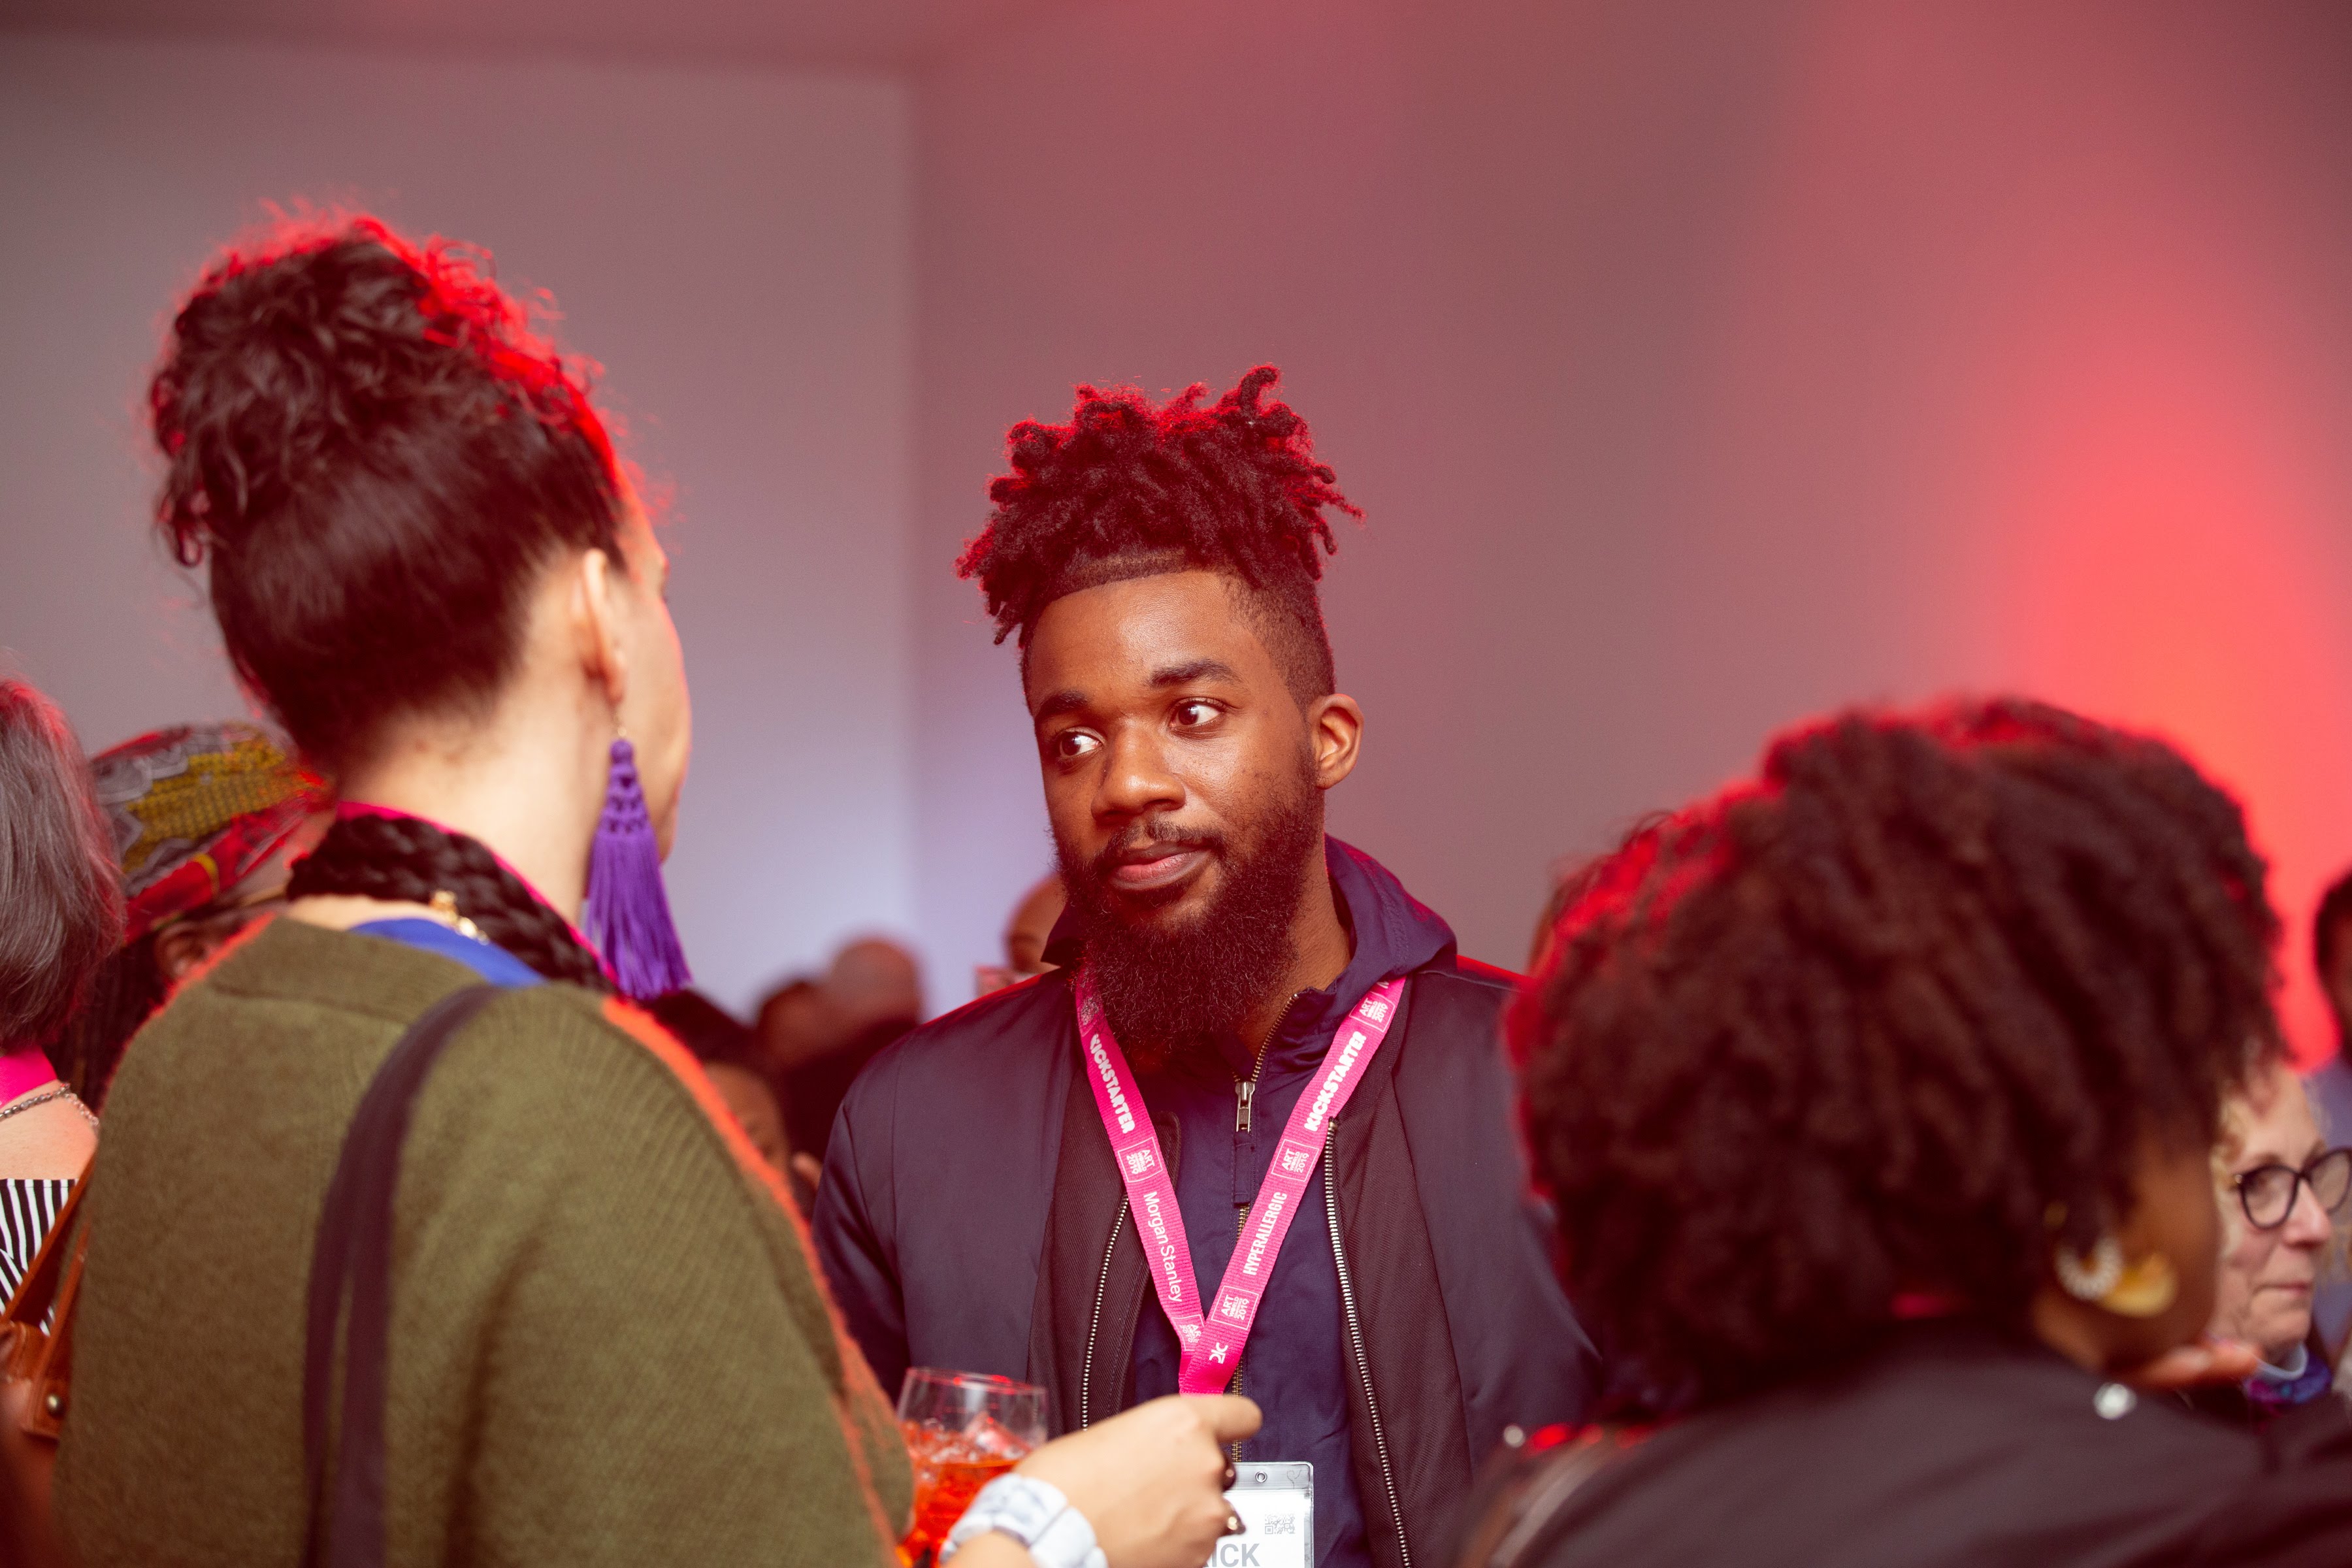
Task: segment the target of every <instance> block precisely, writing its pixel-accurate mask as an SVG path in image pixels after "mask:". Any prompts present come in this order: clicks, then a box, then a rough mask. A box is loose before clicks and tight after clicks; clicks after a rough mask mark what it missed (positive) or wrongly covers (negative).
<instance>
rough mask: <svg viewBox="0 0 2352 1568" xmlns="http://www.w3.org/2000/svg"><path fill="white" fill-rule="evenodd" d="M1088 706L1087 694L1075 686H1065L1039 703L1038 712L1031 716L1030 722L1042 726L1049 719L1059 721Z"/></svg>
mask: <svg viewBox="0 0 2352 1568" xmlns="http://www.w3.org/2000/svg"><path fill="white" fill-rule="evenodd" d="M1086 705H1087V694H1086V693H1085V692H1083V691H1081V690H1079V689H1077V688H1076V687H1075V686H1065V687H1064V688H1062V689H1061V690H1059V691H1056V692H1055V693H1054V694H1053V695H1052V696H1051V697H1048V698H1046V699H1045V700H1044V701H1043V702H1040V703H1038V704H1037V711H1036V712H1034V713H1033V714H1031V715H1030V716H1029V721H1030V722H1031V723H1033V724H1042V723H1044V722H1045V721H1046V720H1048V719H1058V718H1060V717H1061V716H1062V715H1063V714H1065V713H1075V712H1076V711H1077V710H1080V709H1081V708H1084V707H1085V706H1086Z"/></svg>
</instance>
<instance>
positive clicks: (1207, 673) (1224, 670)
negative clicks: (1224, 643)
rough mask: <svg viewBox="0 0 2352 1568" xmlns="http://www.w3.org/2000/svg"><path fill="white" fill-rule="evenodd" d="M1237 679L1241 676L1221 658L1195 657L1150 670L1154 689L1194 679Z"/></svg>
mask: <svg viewBox="0 0 2352 1568" xmlns="http://www.w3.org/2000/svg"><path fill="white" fill-rule="evenodd" d="M1239 679H1241V677H1240V676H1239V675H1237V674H1235V673H1234V667H1233V666H1232V665H1230V664H1227V663H1226V662H1225V661H1224V660H1223V659H1221V658H1196V659H1193V660H1192V661H1190V662H1189V663H1185V664H1171V665H1169V666H1167V667H1165V668H1160V669H1155V670H1153V671H1152V672H1151V685H1152V688H1153V689H1155V690H1157V689H1160V688H1161V687H1167V686H1190V685H1192V683H1193V682H1194V681H1196V680H1234V681H1238V680H1239Z"/></svg>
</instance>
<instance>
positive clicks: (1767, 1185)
mask: <svg viewBox="0 0 2352 1568" xmlns="http://www.w3.org/2000/svg"><path fill="white" fill-rule="evenodd" d="M2277 931H2278V921H2277V917H2276V916H2275V914H2274V913H2273V910H2272V908H2271V905H2270V902H2269V899H2268V896H2267V894H2266V892H2265V890H2264V868H2263V861H2262V860H2261V858H2259V857H2258V856H2257V855H2256V854H2255V852H2254V850H2253V849H2252V847H2250V846H2249V845H2248V843H2247V839H2246V830H2245V824H2244V821H2243V819H2242V816H2241V814H2240V811H2239V808H2238V806H2237V805H2236V803H2235V802H2234V801H2232V800H2231V798H2230V797H2229V796H2228V795H2225V794H2224V793H2223V792H2222V791H2221V789H2220V788H2218V787H2216V786H2215V785H2214V784H2210V783H2209V782H2208V781H2207V780H2206V779H2205V778H2203V777H2202V776H2200V774H2199V773H2198V772H2197V770H2196V769H2195V768H2194V767H2193V766H2191V765H2190V763H2189V762H2188V761H2187V760H2186V759H2184V758H2183V757H2182V756H2181V755H2180V754H2179V752H2175V751H2174V750H2172V749H2171V748H2170V747H2168V746H2167V745H2164V744H2162V743H2161V742H2156V741H2153V740H2148V739H2144V738H2141V737H2137V736H2133V735H2128V734H2125V733H2122V732H2120V731H2115V730H2112V729H2108V728H2105V727H2104V726H2102V725H2099V724H2095V723H2093V722H2091V721H2087V720H2084V719H2080V718H2077V717H2075V716H2074V715H2072V714H2068V713H2064V712H2062V711H2060V710H2056V709H2053V708H2048V707H2043V706H2040V705H2038V704H2034V703H2030V702H2023V701H2016V700H2008V701H1995V702H1989V703H1977V704H1965V705H1958V706H1953V707H1948V708H1945V709H1940V710H1933V711H1930V712H1928V713H1926V714H1924V715H1921V716H1916V717H1902V716H1885V715H1871V714H1864V713H1849V714H1847V715H1845V716H1843V717H1841V718H1837V719H1835V720H1832V721H1828V722H1825V723H1822V724H1819V725H1816V726H1813V727H1811V728H1807V729H1803V730H1800V731H1795V732H1793V733H1791V734H1789V735H1787V736H1785V737H1783V738H1781V739H1780V740H1779V741H1778V742H1775V743H1774V744H1773V745H1772V746H1771V748H1770V749H1769V752H1767V754H1766V757H1765V761H1764V769H1763V776H1762V778H1761V780H1760V781H1759V783H1757V784H1752V785H1748V786H1744V787H1740V788H1736V789H1733V790H1731V791H1729V792H1727V793H1726V794H1725V795H1720V796H1718V797H1717V798H1715V799H1713V800H1710V801H1706V802H1704V803H1702V804H1700V805H1696V806H1694V807H1692V808H1690V809H1688V810H1686V811H1684V812H1682V813H1680V814H1678V815H1676V816H1671V817H1668V818H1666V819H1664V820H1663V821H1661V822H1657V823H1654V824H1653V825H1651V826H1647V827H1645V828H1643V829H1642V830H1640V831H1638V832H1637V833H1636V835H1635V836H1634V837H1633V838H1632V839H1631V840H1630V841H1629V842H1628V843H1626V844H1625V845H1624V846H1623V847H1622V848H1621V849H1619V850H1618V851H1617V852H1616V853H1615V854H1614V855H1613V856H1612V857H1611V858H1609V859H1608V860H1606V861H1605V862H1604V863H1603V864H1602V865H1601V866H1600V867H1599V868H1596V869H1595V870H1594V871H1593V872H1592V873H1591V876H1590V878H1589V879H1588V880H1587V881H1586V882H1585V884H1584V886H1583V887H1582V888H1581V889H1580V892H1579V895H1578V896H1577V897H1576V898H1575V899H1574V900H1572V901H1571V903H1570V906H1569V908H1568V909H1567V910H1566V911H1565V912H1564V913H1563V915H1562V916H1561V918H1560V921H1559V926H1558V928H1557V931H1556V932H1555V935H1554V938H1553V941H1552V942H1551V944H1550V950H1549V956H1548V958H1547V960H1546V962H1545V965H1544V968H1543V970H1542V972H1541V973H1540V974H1538V976H1537V977H1536V978H1535V979H1534V980H1533V981H1531V982H1530V984H1529V986H1528V990H1527V991H1526V992H1525V993H1523V994H1522V995H1521V997H1520V999H1519V1001H1518V1002H1517V1005H1516V1006H1515V1007H1514V1010H1513V1014H1512V1018H1511V1036H1512V1041H1513V1045H1514V1048H1515V1050H1516V1053H1517V1056H1518V1058H1519V1059H1520V1061H1521V1063H1522V1065H1523V1068H1524V1073H1525V1077H1524V1096H1525V1099H1524V1107H1523V1110H1524V1116H1525V1121H1526V1128H1527V1132H1528V1140H1529V1146H1530V1150H1531V1152H1532V1153H1533V1155H1534V1159H1535V1163H1536V1165H1537V1168H1538V1173H1539V1176H1540V1179H1541V1180H1542V1182H1543V1183H1544V1184H1545V1185H1546V1186H1547V1187H1548V1188H1549V1192H1550V1194H1551V1195H1552V1197H1553V1199H1554V1200H1555V1202H1556V1203H1557V1205H1558V1210H1559V1231H1560V1238H1561V1242H1562V1247H1563V1260H1564V1261H1563V1268H1564V1273H1565V1276H1566V1279H1567V1282H1568V1285H1569V1288H1570V1296H1571V1298H1572V1299H1573V1300H1575V1302H1576V1304H1577V1307H1578V1309H1579V1311H1580V1315H1582V1317H1583V1318H1584V1320H1585V1321H1586V1324H1587V1326H1588V1327H1589V1328H1591V1330H1592V1331H1594V1332H1595V1333H1596V1335H1597V1336H1598V1337H1599V1338H1600V1340H1601V1343H1602V1346H1603V1349H1604V1352H1606V1353H1609V1354H1611V1355H1612V1356H1614V1357H1622V1358H1625V1362H1626V1364H1629V1365H1630V1366H1632V1367H1633V1368H1634V1369H1636V1370H1637V1371H1638V1373H1640V1374H1641V1375H1642V1376H1643V1377H1644V1378H1646V1379H1647V1380H1648V1381H1649V1383H1650V1384H1651V1385H1652V1389H1653V1392H1654V1394H1662V1395H1663V1396H1664V1397H1665V1398H1667V1399H1669V1400H1673V1401H1676V1402H1680V1401H1686V1400H1692V1399H1699V1400H1705V1399H1712V1398H1718V1397H1722V1396H1725V1395H1727V1394H1735V1393H1738V1392H1740V1391H1742V1390H1743V1389H1747V1388H1750V1387H1753V1386H1758V1385H1760V1384H1769V1383H1771V1382H1775V1381H1779V1380H1781V1379H1784V1378H1787V1377H1790V1376H1793V1375H1796V1374H1798V1373H1801V1372H1803V1371H1805V1370H1807V1369H1809V1368H1812V1367H1816V1366H1819V1365H1822V1364H1825V1363H1829V1362H1831V1361H1832V1360H1834V1359H1837V1358H1839V1357H1842V1356H1844V1355H1848V1354H1851V1353H1853V1352H1854V1351H1855V1350H1857V1349H1858V1348H1860V1347H1861V1346H1863V1345H1864V1344H1865V1343H1867V1342H1868V1340H1869V1338H1870V1336H1871V1334H1872V1333H1873V1331H1875V1330H1878V1329H1880V1328H1882V1327H1883V1326H1884V1325H1885V1324H1886V1323H1888V1322H1889V1321H1890V1320H1891V1318H1892V1316H1893V1314H1894V1303H1895V1300H1896V1299H1897V1298H1898V1297H1899V1296H1900V1295H1902V1294H1904V1293H1906V1292H1909V1291H1926V1292H1930V1293H1933V1294H1935V1295H1937V1296H1941V1297H1947V1298H1956V1299H1957V1300H1959V1301H1960V1302H1963V1303H1965V1304H1966V1305H1967V1306H1969V1308H1970V1309H1972V1310H1975V1311H1977V1312H1979V1313H1980V1314H1983V1315H1984V1316H1986V1317H1988V1318H1989V1319H1990V1320H1993V1321H1999V1322H2002V1323H2006V1324H2009V1325H2011V1326H2020V1327H2021V1326H2022V1325H2023V1323H2024V1321H2025V1316H2026V1312H2027V1308H2028V1305H2029V1303H2030V1301H2031V1300H2032V1298H2033V1296H2034V1294H2035V1292H2036V1291H2037V1289H2039V1288H2040V1287H2041V1285H2042V1280H2043V1279H2044V1278H2045V1275H2046V1270H2047V1268H2048V1259H2049V1258H2050V1255H2051V1248H2052V1247H2053V1244H2058V1243H2063V1244H2064V1245H2066V1246H2068V1247H2073V1248H2074V1249H2076V1250H2077V1251H2078V1252H2080V1251H2083V1250H2087V1248H2088V1247H2089V1245H2090V1244H2091V1243H2092V1242H2093V1241H2094V1240H2095V1238H2096V1237H2098V1236H2099V1234H2100V1233H2101V1231H2102V1230H2103V1229H2105V1228H2110V1227H2111V1226H2113V1225H2115V1224H2117V1223H2120V1222H2121V1221H2122V1220H2123V1219H2124V1218H2125V1217H2126V1215H2128V1213H2129V1211H2130V1209H2131V1206H2132V1203H2133V1196H2134V1191H2135V1187H2134V1175H2135V1173H2136V1171H2137V1168H2138V1161H2139V1157H2140V1154H2141V1152H2142V1151H2143V1150H2144V1148H2145V1147H2146V1141H2147V1140H2148V1139H2151V1138H2154V1139H2158V1140H2170V1141H2173V1142H2176V1143H2177V1144H2186V1143H2188V1142H2190V1141H2196V1142H2200V1143H2210V1141H2211V1139H2212V1136H2213V1134H2214V1131H2215V1128H2216V1125H2217V1117H2218V1108H2219V1104H2220V1102H2221V1099H2222V1097H2223V1094H2224V1092H2225V1091H2226V1090H2227V1089H2230V1088H2231V1087H2233V1086H2234V1085H2236V1084H2238V1083H2240V1082H2242V1080H2243V1079H2245V1077H2246V1075H2247V1074H2248V1072H2249V1071H2250V1070H2251V1068H2252V1067H2253V1066H2254V1065H2255V1064H2256V1063H2258V1062H2261V1061H2265V1060H2269V1059H2273V1058H2275V1057H2276V1056H2277V1054H2278V1053H2279V1051H2280V1049H2281V1043H2280V1037H2279V1033H2278V1026H2277V1023H2276V1020H2275V1018H2274V1016H2273V1011H2272V1002H2271V992H2272V983H2273V967H2272V958H2271V955H2272V951H2273V942H2274V940H2275V938H2276V935H2277Z"/></svg>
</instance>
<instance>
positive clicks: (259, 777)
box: [59, 720, 334, 1110]
mask: <svg viewBox="0 0 2352 1568" xmlns="http://www.w3.org/2000/svg"><path fill="white" fill-rule="evenodd" d="M90 774H91V777H92V779H93V781H94V784H95V788H96V790H97V795H98V804H99V806H100V809H101V810H102V811H104V812H105V814H106V824H107V827H108V829H109V830H110V832H111V834H112V835H113V843H114V852H115V855H116V856H117V858H119V860H120V861H121V867H122V891H123V902H124V911H123V912H124V920H123V937H122V946H121V950H120V951H118V952H115V953H114V954H113V955H112V956H111V957H110V958H109V959H108V960H107V961H106V964H105V966H104V967H103V968H102V969H100V971H99V977H98V982H97V984H95V985H94V986H93V987H92V988H91V991H90V998H89V1005H88V1006H86V1007H84V1008H83V1009H82V1011H81V1013H80V1014H79V1016H77V1017H76V1018H75V1019H74V1022H73V1025H72V1026H71V1027H70V1028H68V1031H67V1033H66V1037H65V1040H64V1042H63V1044H62V1046H61V1047H60V1050H59V1057H60V1060H61V1064H62V1066H63V1067H64V1069H65V1071H66V1073H67V1076H68V1079H69V1081H71V1082H72V1084H73V1085H74V1088H75V1089H76V1091H77V1092H79V1094H80V1095H81V1097H82V1098H83V1099H84V1100H87V1101H89V1104H90V1106H91V1107H92V1108H93V1109H99V1110H102V1109H103V1108H104V1100H105V1095H106V1086H107V1085H108V1083H109V1082H110V1081H111V1080H112V1079H113V1077H114V1069H115V1067H116V1064H117V1063H119V1062H120V1061H121V1059H122V1050H123V1047H125V1046H127V1045H128V1044H130V1041H131V1036H132V1035H134V1034H136V1033H138V1032H139V1026H141V1025H142V1024H144V1023H145V1022H146V1021H147V1019H148V1017H149V1016H151V1015H152V1014H153V1012H154V1011H155V1009H156V1008H158V1007H161V1006H162V1005H163V1001H164V999H165V998H166V997H168V996H169V995H170V994H171V993H172V988H173V986H174V985H177V984H179V983H180V982H181V981H182V980H184V979H185V978H187V976H188V975H189V974H190V973H193V972H194V970H195V969H196V967H197V966H198V965H200V964H202V963H204V962H205V960H206V959H208V958H210V957H211V956H212V955H213V954H214V953H215V952H218V951H219V950H220V948H221V947H222V946H223V945H224V944H225V943H226V942H228V941H229V940H230V939H231V938H232V937H234V936H236V934H237V933H238V932H239V931H243V930H244V929H245V928H246V927H247V925H249V924H250V923H252V922H253V921H256V920H257V919H259V918H260V917H261V916H263V915H265V914H269V913H274V912H276V911H277V910H280V909H283V908H284V907H285V904H286V879H287V878H288V876H289V874H290V868H291V866H292V864H293V862H294V861H295V860H296V859H298V858H300V857H301V856H303V855H306V854H308V853H309V852H310V848H311V847H312V846H314V845H316V844H317V843H318V841H319V839H320V837H321V836H322V835H323V834H324V833H325V832H326V830H327V825H328V824H329V823H330V822H331V821H332V820H333V817H334V814H333V809H332V803H331V801H329V799H328V798H327V794H326V789H325V786H324V785H322V784H320V782H319V780H318V779H317V778H316V777H314V776H312V775H311V774H310V773H307V772H305V771H304V770H303V769H302V768H301V766H300V765H299V764H298V763H295V762H294V760H293V759H292V758H290V757H289V756H288V755H287V754H286V753H285V752H283V751H281V750H279V749H278V745H277V743H276V742H273V741H272V740H270V738H269V737H268V735H266V734H264V733H263V732H262V731H260V730H259V729H257V728H256V727H255V726H253V725H251V724H247V723H242V722H239V721H235V720H228V721H222V722H219V723H213V724H181V725H175V726H173V727H172V728H170V729H166V730H158V731H154V732H153V733H152V734H146V735H141V736H139V737H137V738H136V739H134V740H130V741H125V742H122V744H121V745H119V746H110V747H109V748H107V749H106V750H105V751H103V752H100V753H98V755H97V756H95V757H93V758H91V759H90Z"/></svg>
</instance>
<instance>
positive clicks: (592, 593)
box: [570, 550, 629, 712]
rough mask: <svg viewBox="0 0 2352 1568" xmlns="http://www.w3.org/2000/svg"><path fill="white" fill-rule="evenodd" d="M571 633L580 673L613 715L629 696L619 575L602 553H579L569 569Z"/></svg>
mask: <svg viewBox="0 0 2352 1568" xmlns="http://www.w3.org/2000/svg"><path fill="white" fill-rule="evenodd" d="M572 573H573V575H572V592H571V595H570V597H571V601H572V640H573V642H574V643H575V645H576V647H577V650H578V653H579V656H580V667H581V670H582V673H583V674H584V675H585V676H586V677H587V678H588V679H590V680H592V681H593V682H595V683H596V684H597V685H599V686H601V687H602V688H603V689H604V700H606V701H607V702H609V703H611V704H612V706H613V709H614V711H616V712H617V711H618V710H620V706H621V701H622V699H624V698H625V697H626V696H627V695H628V694H629V668H628V661H627V659H626V658H625V651H626V643H625V630H624V627H625V616H624V615H623V614H622V606H621V603H620V597H621V595H624V594H625V593H627V592H628V588H627V586H626V584H623V583H621V582H620V581H619V580H618V579H619V578H620V577H621V576H622V575H623V574H622V573H621V572H620V571H619V570H618V569H617V568H616V566H615V564H614V560H613V558H612V557H611V556H610V555H608V554H606V553H605V552H604V551H602V550H583V551H582V552H580V554H579V556H578V558H577V559H576V561H575V562H574V563H573V567H572Z"/></svg>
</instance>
